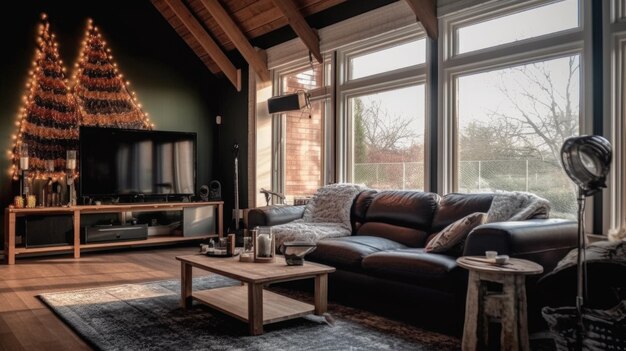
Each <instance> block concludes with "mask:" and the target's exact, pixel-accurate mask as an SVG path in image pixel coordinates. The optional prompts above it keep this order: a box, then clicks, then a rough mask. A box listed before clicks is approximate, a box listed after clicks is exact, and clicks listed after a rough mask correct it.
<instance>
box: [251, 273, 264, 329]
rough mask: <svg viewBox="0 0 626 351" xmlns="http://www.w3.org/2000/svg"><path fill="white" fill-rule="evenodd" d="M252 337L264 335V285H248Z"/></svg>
mask: <svg viewBox="0 0 626 351" xmlns="http://www.w3.org/2000/svg"><path fill="white" fill-rule="evenodd" d="M248 323H249V324H250V335H261V334H263V284H253V283H248Z"/></svg>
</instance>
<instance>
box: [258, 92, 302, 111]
mask: <svg viewBox="0 0 626 351" xmlns="http://www.w3.org/2000/svg"><path fill="white" fill-rule="evenodd" d="M307 99H308V94H307V93H306V92H304V91H299V92H297V93H293V94H287V95H282V96H274V97H271V98H269V99H267V110H268V111H269V113H278V112H285V111H294V110H300V109H302V108H304V107H305V106H307Z"/></svg>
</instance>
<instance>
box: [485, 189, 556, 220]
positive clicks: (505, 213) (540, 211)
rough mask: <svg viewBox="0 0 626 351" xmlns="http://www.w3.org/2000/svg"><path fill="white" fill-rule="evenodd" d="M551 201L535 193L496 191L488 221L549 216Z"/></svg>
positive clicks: (488, 213)
mask: <svg viewBox="0 0 626 351" xmlns="http://www.w3.org/2000/svg"><path fill="white" fill-rule="evenodd" d="M549 216H550V202H549V201H548V200H546V199H544V198H542V197H539V196H537V195H535V194H531V193H526V192H521V191H514V192H501V193H496V194H495V196H494V197H493V201H492V202H491V207H490V208H489V211H488V212H487V220H486V223H492V222H504V221H523V220H526V219H530V218H548V217H549Z"/></svg>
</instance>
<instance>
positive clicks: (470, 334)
mask: <svg viewBox="0 0 626 351" xmlns="http://www.w3.org/2000/svg"><path fill="white" fill-rule="evenodd" d="M479 292H480V278H479V276H478V273H476V272H474V271H470V272H469V279H468V281H467V298H466V301H465V324H464V325H463V342H462V345H461V348H462V350H463V351H472V350H476V343H477V333H478V332H479V330H478V329H479V328H478V324H479V323H480V320H479V314H480V313H481V311H480V296H479ZM481 334H482V333H481Z"/></svg>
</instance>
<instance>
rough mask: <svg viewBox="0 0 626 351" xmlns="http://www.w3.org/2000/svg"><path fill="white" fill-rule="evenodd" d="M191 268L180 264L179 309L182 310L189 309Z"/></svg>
mask: <svg viewBox="0 0 626 351" xmlns="http://www.w3.org/2000/svg"><path fill="white" fill-rule="evenodd" d="M192 268H193V267H192V266H191V265H190V264H187V263H185V262H182V261H181V262H180V307H182V308H183V309H188V308H190V307H191V301H192V299H191V281H192Z"/></svg>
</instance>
